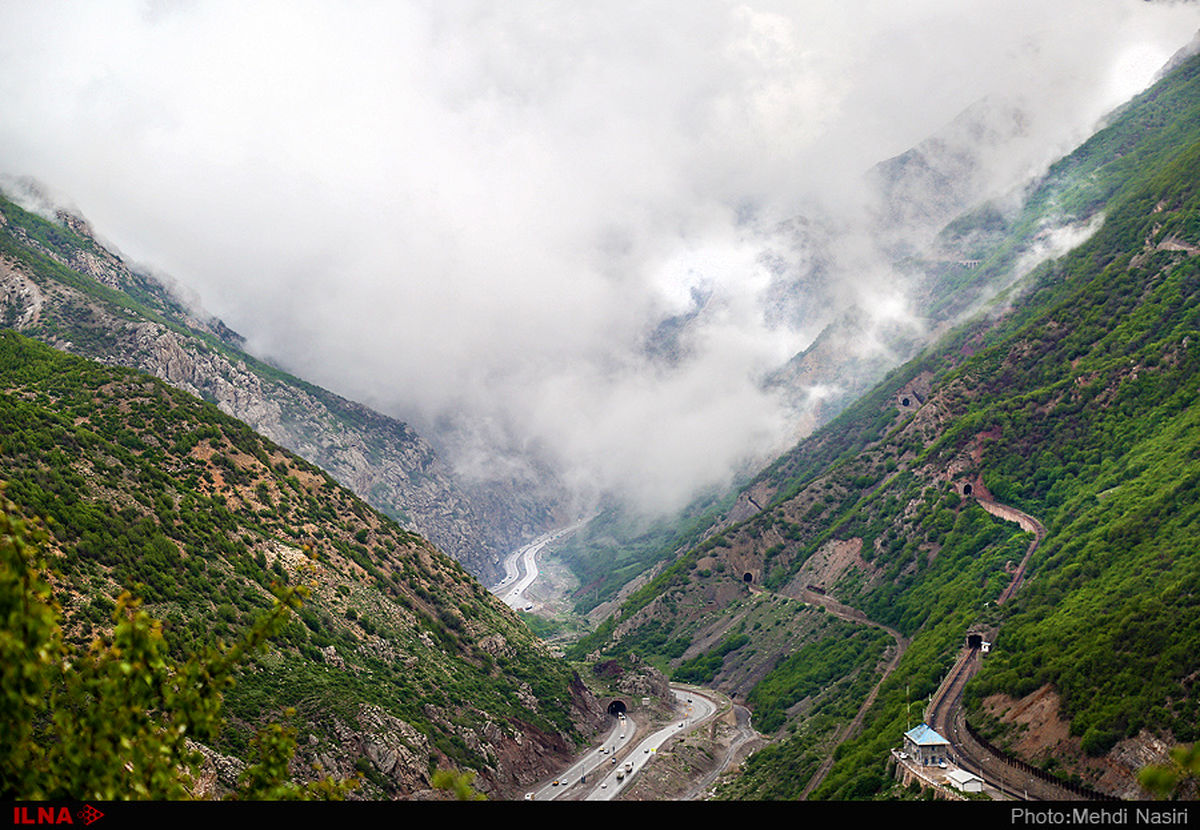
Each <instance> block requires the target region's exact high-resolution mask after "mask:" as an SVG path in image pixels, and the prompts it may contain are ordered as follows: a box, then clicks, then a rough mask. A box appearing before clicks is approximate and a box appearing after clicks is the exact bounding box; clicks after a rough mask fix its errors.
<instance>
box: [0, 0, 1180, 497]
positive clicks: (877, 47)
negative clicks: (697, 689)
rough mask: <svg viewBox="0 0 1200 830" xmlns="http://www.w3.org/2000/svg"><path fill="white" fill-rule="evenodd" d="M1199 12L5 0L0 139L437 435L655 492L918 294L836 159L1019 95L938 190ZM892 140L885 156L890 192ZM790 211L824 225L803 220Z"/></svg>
mask: <svg viewBox="0 0 1200 830" xmlns="http://www.w3.org/2000/svg"><path fill="white" fill-rule="evenodd" d="M1197 18H1198V14H1197V10H1196V8H1195V7H1194V6H1191V5H1188V4H1145V3H1132V2H1126V0H1103V1H1102V2H1096V0H1087V1H1086V2H1085V1H1084V0H1067V2H1063V3H1056V4H1054V5H1053V6H1051V7H1047V6H1046V5H1045V4H1040V3H1033V2H1018V3H1013V2H999V0H989V1H988V2H982V3H975V4H971V5H970V7H969V8H968V7H962V5H961V4H956V3H951V2H948V1H947V0H930V1H929V2H923V3H920V4H916V5H913V4H908V5H906V6H904V7H892V6H889V5H887V4H881V3H866V2H864V3H853V4H844V5H842V6H839V7H838V8H837V9H836V10H830V9H829V8H828V7H826V6H825V5H823V4H822V5H816V4H791V5H788V6H776V5H774V4H765V5H758V6H750V5H746V4H740V3H721V2H718V3H713V4H707V5H705V6H704V7H703V8H702V9H700V10H697V9H696V8H695V6H694V4H682V3H679V4H673V3H664V4H660V5H658V6H656V7H654V8H653V9H646V8H629V7H626V6H624V5H622V4H613V5H609V6H606V5H599V6H589V7H587V8H583V9H580V8H571V9H567V8H565V7H564V8H557V7H545V8H539V9H537V10H536V11H534V10H532V9H528V8H525V7H522V6H516V7H511V8H507V7H501V8H496V7H489V6H486V5H479V4H472V3H452V4H445V5H439V6H437V7H412V6H404V7H387V6H373V7H361V8H354V9H346V8H336V9H334V8H332V7H322V6H302V7H297V6H295V5H294V4H284V3H274V4H273V3H266V4H255V5H254V6H253V7H244V6H242V5H239V4H233V3H225V2H199V3H157V4H152V5H147V4H144V3H137V2H133V0H130V2H127V3H115V4H106V5H105V7H104V8H103V9H100V8H89V7H86V6H84V7H81V8H73V9H71V10H70V12H69V13H68V12H66V11H64V10H63V9H62V8H60V7H55V6H52V5H51V6H47V5H45V4H36V3H23V2H16V3H7V4H5V7H4V9H3V11H0V32H3V34H0V104H2V105H3V107H4V111H5V112H6V113H7V114H8V116H7V117H6V118H5V120H4V123H3V124H2V125H0V158H3V163H2V165H0V166H3V168H4V169H6V170H7V171H9V172H11V173H13V174H29V175H33V176H36V177H37V178H39V179H41V180H43V181H46V182H47V183H49V184H50V186H52V187H53V188H55V189H56V190H59V191H61V192H64V193H68V194H70V196H71V198H72V199H74V200H76V201H77V203H78V205H79V206H80V211H81V212H82V213H83V214H84V215H86V216H88V217H89V219H90V220H91V221H92V222H93V223H94V225H95V227H96V228H97V229H101V232H102V233H104V234H105V235H106V236H109V237H110V238H111V239H112V240H113V242H114V244H115V245H116V246H118V247H119V248H120V250H122V251H123V252H125V253H127V254H128V255H129V256H131V257H134V258H135V259H136V260H137V261H140V262H148V263H153V264H154V266H155V267H156V268H160V269H162V270H163V271H164V272H167V273H170V274H172V275H174V276H175V277H176V278H177V279H178V280H179V281H180V282H181V283H182V284H184V285H187V286H189V287H191V288H192V289H193V290H195V291H196V292H197V293H198V294H199V296H200V297H202V298H203V304H204V306H205V307H207V308H209V309H210V310H211V311H212V312H213V313H214V314H215V315H216V316H218V317H219V318H220V319H222V320H224V321H226V322H227V323H228V324H229V326H231V327H232V328H233V329H235V330H237V331H239V332H241V333H242V334H243V335H244V336H245V337H246V342H247V344H248V346H249V349H250V351H252V352H253V353H256V354H259V355H262V356H266V357H269V358H271V359H273V360H274V361H275V362H277V363H279V364H280V365H282V366H284V367H286V368H287V369H288V370H289V371H292V372H294V373H296V374H298V375H301V376H303V377H306V378H309V379H311V380H313V381H314V382H316V383H319V384H321V385H322V386H325V387H328V388H330V389H333V390H334V391H336V392H338V393H339V394H342V395H345V396H346V397H349V398H352V399H355V400H361V401H363V402H365V403H367V404H369V405H371V406H373V407H375V408H377V409H379V410H381V411H384V412H387V413H389V414H391V415H394V416H396V417H398V418H400V419H402V420H404V421H407V422H412V423H413V424H414V425H415V427H416V428H417V429H418V430H419V431H421V432H422V433H423V434H426V435H428V436H429V438H430V440H432V441H433V442H435V443H436V444H438V445H439V447H440V448H441V449H442V450H444V451H445V452H446V453H447V456H448V457H449V458H450V460H451V461H452V462H453V463H455V464H456V466H458V467H459V468H460V469H462V470H464V471H470V472H473V473H477V474H479V475H484V476H486V475H487V474H488V471H489V470H491V469H495V468H500V469H504V470H505V471H506V473H505V474H506V475H508V476H518V475H523V476H527V477H531V478H539V477H541V471H542V470H551V471H553V472H554V474H556V475H557V476H558V477H559V479H560V480H562V481H563V482H565V483H566V485H567V486H568V487H570V488H572V489H575V490H579V491H582V492H585V493H587V494H590V495H596V494H602V493H617V494H620V495H622V496H624V497H625V498H626V499H627V500H629V501H631V502H634V503H636V504H638V505H640V506H642V507H646V508H650V509H666V508H670V507H672V506H678V505H679V504H681V503H683V502H684V501H686V500H687V499H688V498H689V497H690V496H691V495H693V494H694V493H695V492H697V491H699V490H701V489H703V488H705V487H711V486H714V485H719V484H722V483H725V482H728V481H729V480H730V477H731V476H732V474H733V472H734V471H736V470H738V469H739V468H747V467H751V466H753V464H754V463H756V462H757V461H758V460H760V459H762V458H765V457H767V456H769V455H770V454H771V453H772V452H773V451H775V450H776V449H778V448H779V447H781V446H783V445H785V444H787V443H788V442H789V441H790V440H791V438H792V437H793V434H794V430H795V413H793V412H792V411H791V410H790V408H789V405H788V404H787V402H785V401H782V400H781V399H780V398H779V396H778V395H776V394H774V393H773V392H771V391H770V389H769V387H768V386H767V385H765V384H764V380H765V379H767V378H769V377H770V376H771V375H772V373H773V372H775V371H777V370H778V369H779V367H781V366H783V365H784V364H786V363H787V361H788V360H789V359H790V358H791V357H792V356H793V355H795V354H797V353H798V352H800V351H802V350H803V349H805V348H806V347H808V346H809V345H810V344H811V343H812V342H813V340H814V338H816V337H817V335H818V334H819V333H820V331H821V330H822V329H823V327H824V326H825V325H827V324H828V323H829V321H831V320H834V319H838V318H839V317H840V316H841V315H843V314H845V313H847V312H850V311H852V310H853V309H854V308H856V307H866V308H868V309H869V310H870V311H871V315H872V316H873V317H875V318H880V319H881V320H882V321H884V324H885V325H888V326H894V325H907V321H908V320H909V318H912V320H914V321H915V322H916V323H918V324H919V317H920V315H919V314H917V313H916V312H915V311H914V310H913V309H912V308H911V307H910V306H911V302H910V300H911V298H910V297H909V296H908V295H907V294H906V279H905V278H903V276H902V275H897V273H896V272H895V271H894V270H893V269H892V267H891V265H892V263H891V262H890V260H889V258H888V256H887V255H886V253H887V251H888V250H890V251H892V252H894V251H896V250H899V249H900V248H899V247H896V246H901V245H902V244H907V238H906V237H905V238H898V239H893V240H892V241H893V242H895V245H894V246H891V247H888V248H887V250H885V251H884V252H883V253H884V255H880V252H879V251H876V250H875V247H876V244H877V243H878V242H880V241H885V242H886V241H887V240H880V239H874V238H873V236H874V235H875V233H874V232H875V230H876V226H875V225H872V224H871V223H870V222H869V221H867V218H864V215H863V206H864V204H869V203H870V199H869V195H868V194H867V193H866V192H865V191H864V185H863V184H862V181H863V180H862V175H863V172H864V171H866V170H869V169H870V168H871V167H872V166H873V165H876V164H878V163H880V162H881V161H882V160H885V159H895V158H896V157H898V156H899V157H901V158H902V157H903V156H901V154H904V153H906V151H908V150H909V149H910V148H915V151H917V152H920V153H923V154H924V155H923V164H924V167H925V169H926V170H927V171H928V172H929V173H931V174H936V175H934V178H933V179H930V180H929V183H930V184H935V183H936V181H937V180H938V177H939V176H940V177H943V178H942V181H943V184H945V183H950V182H952V183H953V184H955V185H956V187H959V186H961V185H962V184H963V182H964V177H962V176H959V175H958V174H957V173H956V172H955V170H957V169H959V168H957V167H955V164H957V163H959V162H964V159H963V158H962V157H961V156H960V155H959V154H960V153H961V149H956V148H955V147H954V146H951V145H952V144H953V142H951V143H949V144H947V146H946V147H945V148H943V149H944V151H945V152H944V155H942V156H940V157H935V155H933V154H931V146H930V145H922V144H921V142H922V141H924V140H925V139H926V138H927V137H929V136H931V135H936V134H937V133H938V131H939V129H941V128H942V126H943V125H946V124H950V123H952V122H954V119H955V116H956V115H958V114H959V113H962V112H964V110H968V108H972V106H973V105H975V102H980V101H995V102H999V101H1017V102H1019V105H1018V106H1019V112H1020V116H1019V121H1014V120H1009V121H1005V120H1004V117H1005V116H1004V112H1005V110H1004V109H1003V108H997V109H995V110H994V112H992V113H991V114H992V115H994V116H995V117H996V119H997V120H988V119H987V118H984V119H982V120H980V121H979V122H978V124H979V125H980V129H981V130H982V132H979V133H978V135H975V134H973V133H971V132H970V131H969V130H968V131H967V132H966V133H965V134H964V135H963V137H962V139H963V140H964V141H967V142H972V141H977V140H978V139H979V138H981V137H982V138H985V139H987V138H994V139H995V142H994V144H991V145H986V146H985V145H978V146H976V148H975V152H977V153H978V155H979V159H978V160H977V161H974V160H972V161H971V163H972V164H973V165H975V166H974V167H972V168H971V171H970V175H968V176H966V177H965V180H966V181H967V182H968V183H969V184H970V187H967V188H963V189H962V190H961V192H960V191H959V190H957V189H956V190H955V191H954V196H955V198H959V199H963V200H970V199H971V198H973V197H975V196H977V195H990V192H991V189H993V188H995V187H998V186H1000V185H1001V184H1002V183H1003V182H1005V181H1006V180H1007V179H1008V178H1010V177H1011V176H1013V175H1014V171H1016V173H1020V172H1021V171H1026V170H1036V168H1037V166H1038V165H1044V164H1046V163H1048V161H1049V160H1050V159H1051V158H1053V157H1054V156H1055V155H1056V154H1058V153H1061V152H1063V151H1065V150H1068V149H1070V147H1071V146H1073V144H1075V143H1078V142H1079V141H1080V140H1082V138H1084V137H1085V136H1086V135H1087V133H1088V131H1089V130H1090V129H1091V128H1092V127H1093V126H1094V125H1095V124H1096V122H1097V121H1098V119H1099V118H1100V117H1101V116H1102V115H1103V114H1104V113H1105V112H1106V111H1108V110H1109V109H1111V107H1113V106H1115V105H1116V104H1118V103H1120V101H1121V100H1123V99H1124V98H1126V97H1128V95H1129V94H1131V93H1132V92H1133V91H1135V90H1136V89H1137V88H1138V84H1139V83H1140V84H1144V83H1145V82H1147V81H1148V80H1149V79H1150V77H1151V75H1152V73H1153V71H1154V70H1155V69H1156V68H1157V66H1158V65H1161V63H1162V62H1163V61H1164V60H1166V58H1167V57H1169V56H1170V55H1171V53H1172V52H1174V51H1175V50H1176V49H1178V48H1179V47H1180V46H1181V45H1182V44H1183V42H1184V41H1185V40H1186V33H1188V32H1191V31H1194V30H1195V29H1196V25H1197ZM1156 61H1157V63H1155V62H1156ZM976 106H977V105H976ZM1014 117H1015V116H1014ZM922 147H924V149H922ZM985 150H986V152H985ZM950 162H954V163H953V164H952V163H950ZM964 163H965V162H964ZM939 164H940V165H941V166H940V167H939ZM916 169H917V168H916V167H914V168H912V170H913V171H914V172H913V173H905V174H904V175H902V176H900V177H899V178H898V179H896V181H895V186H894V188H893V195H894V197H895V199H896V201H895V202H894V204H893V206H894V208H895V209H894V210H890V211H889V215H894V216H895V217H897V218H905V221H906V222H907V221H909V220H910V219H913V218H918V219H919V218H920V217H919V216H915V217H914V216H910V217H905V212H906V211H911V210H914V209H915V207H916V206H915V202H914V201H913V200H912V199H910V198H908V196H907V195H906V194H907V193H908V192H909V190H908V189H910V188H912V187H914V186H916V185H917V184H918V183H919V182H917V177H916V176H915V171H916ZM945 177H949V178H945ZM976 185H978V189H979V193H976V192H975V188H976ZM813 205H816V206H817V207H816V208H813V207H811V206H813ZM945 207H946V206H945V205H938V204H936V203H928V204H926V205H925V206H924V207H922V208H921V209H922V210H925V211H932V213H930V214H929V215H930V216H933V215H935V214H936V213H937V212H938V211H939V210H942V209H945ZM814 213H817V214H819V215H814ZM797 216H804V217H807V218H808V219H810V220H811V221H812V222H813V223H814V224H815V225H823V226H824V227H825V228H826V229H827V230H828V233H823V234H822V235H821V239H819V240H818V241H817V243H816V244H817V245H818V246H819V247H818V248H817V249H814V248H813V247H812V246H811V245H809V243H808V242H807V241H806V240H805V238H803V236H802V235H801V236H797V235H795V234H794V233H793V231H794V230H795V228H796V227H797V225H796V223H795V222H793V221H792V220H793V219H794V218H795V217H797ZM868 218H869V217H868ZM696 297H703V298H704V300H703V302H702V303H701V302H696V301H695V298H696ZM881 298H883V299H882V300H881ZM696 447H703V448H704V452H703V453H697V452H696Z"/></svg>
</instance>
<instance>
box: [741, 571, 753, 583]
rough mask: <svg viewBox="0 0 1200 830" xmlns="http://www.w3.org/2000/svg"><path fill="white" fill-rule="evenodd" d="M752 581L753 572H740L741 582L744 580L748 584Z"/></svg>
mask: <svg viewBox="0 0 1200 830" xmlns="http://www.w3.org/2000/svg"><path fill="white" fill-rule="evenodd" d="M753 581H754V574H752V573H750V572H749V571H746V573H744V574H742V582H745V583H746V584H747V585H749V584H750V583H751V582H753Z"/></svg>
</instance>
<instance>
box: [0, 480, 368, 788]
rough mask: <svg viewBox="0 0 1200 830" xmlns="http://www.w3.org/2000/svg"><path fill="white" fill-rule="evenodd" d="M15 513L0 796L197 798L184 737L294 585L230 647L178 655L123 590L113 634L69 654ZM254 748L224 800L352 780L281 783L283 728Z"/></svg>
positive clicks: (40, 567) (1, 601) (213, 708)
mask: <svg viewBox="0 0 1200 830" xmlns="http://www.w3.org/2000/svg"><path fill="white" fill-rule="evenodd" d="M14 514H15V508H14V507H13V505H12V504H10V503H5V504H3V505H2V506H0V798H4V799H35V800H44V799H65V798H71V799H94V800H105V801H108V800H117V799H158V800H178V799H187V798H192V797H195V795H196V791H195V780H194V777H193V776H194V775H195V774H196V772H197V771H198V769H199V766H200V764H201V762H202V761H203V757H202V755H201V754H200V753H199V752H198V751H197V750H196V749H195V748H194V744H193V745H189V741H201V742H203V741H211V740H212V739H213V738H214V737H215V735H216V733H217V731H218V730H219V729H220V726H221V723H222V716H221V701H222V692H223V690H225V689H226V688H228V687H229V686H230V685H231V684H232V682H233V674H234V671H235V669H236V668H237V667H238V666H239V665H240V664H241V663H242V661H243V660H244V659H245V658H246V657H247V656H248V655H249V654H250V653H252V652H253V651H255V650H258V649H261V648H263V647H264V646H265V644H266V642H267V640H268V638H270V637H271V636H272V635H273V634H274V633H276V632H278V630H279V629H280V628H281V626H282V625H283V624H284V623H285V622H286V621H287V618H288V615H289V611H290V609H291V608H295V607H298V606H299V604H300V601H301V594H300V592H299V590H298V589H289V590H287V591H284V592H281V593H280V594H279V596H278V600H277V602H276V603H275V605H274V607H273V608H272V610H271V611H270V612H269V613H268V614H266V615H265V616H263V617H262V618H261V619H260V620H259V621H258V622H257V623H255V624H254V625H253V626H252V627H251V628H250V629H249V630H248V631H246V633H245V634H244V635H243V636H242V637H241V639H240V640H238V641H237V642H235V643H233V644H232V645H222V646H219V647H211V648H209V649H207V650H206V651H204V652H203V653H200V654H197V655H193V656H192V657H190V658H188V659H186V660H183V661H176V660H173V659H171V658H170V657H169V656H168V655H169V651H168V649H167V645H166V643H165V641H164V640H163V636H162V624H161V623H160V622H159V621H158V620H156V619H153V618H152V617H150V615H149V614H147V613H146V612H145V611H142V610H141V609H140V608H139V601H138V600H137V599H135V598H133V597H132V596H131V595H130V594H129V593H128V592H126V593H124V594H122V595H121V597H120V598H119V599H118V601H117V603H116V610H115V611H114V612H113V622H114V627H113V631H112V633H111V635H109V636H107V637H105V638H97V639H96V640H95V641H94V642H93V643H92V644H91V646H90V647H89V648H88V649H87V650H86V651H85V652H78V651H75V650H72V649H70V648H69V647H68V646H67V645H66V644H65V643H64V639H63V636H62V630H61V627H60V609H59V606H58V605H57V604H56V603H55V601H54V598H53V591H52V588H51V584H50V582H49V581H48V580H49V579H51V578H52V577H48V576H47V573H48V571H47V568H46V564H45V561H44V559H43V558H42V556H41V553H40V550H39V546H40V545H41V544H43V543H44V542H45V533H44V532H43V531H41V530H39V529H37V528H35V527H31V526H30V525H29V524H28V523H27V522H25V521H23V520H21V519H20V518H17V517H16V516H15V515H14ZM257 748H258V757H257V759H256V761H255V763H253V764H252V765H251V766H250V767H249V768H247V770H246V772H245V773H244V775H243V776H242V780H241V782H240V785H239V789H238V791H237V792H236V793H234V794H233V797H236V798H242V799H297V798H340V797H342V796H344V795H345V793H346V792H347V791H348V790H349V789H350V788H352V786H353V785H354V783H355V782H334V781H332V780H329V779H326V780H324V781H320V782H316V783H313V784H308V785H303V786H302V785H298V784H295V783H293V782H291V781H289V780H288V762H289V760H290V758H291V756H292V752H293V750H294V748H295V740H294V736H293V735H292V733H291V732H289V731H288V730H286V729H284V728H282V727H279V726H272V727H269V728H267V729H266V730H264V731H263V732H262V733H260V736H259V740H258V747H257Z"/></svg>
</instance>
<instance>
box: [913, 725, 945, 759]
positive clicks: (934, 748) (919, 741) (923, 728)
mask: <svg viewBox="0 0 1200 830" xmlns="http://www.w3.org/2000/svg"><path fill="white" fill-rule="evenodd" d="M904 751H905V752H906V753H907V754H908V757H909V758H912V759H913V760H914V761H916V762H917V763H918V764H925V765H926V766H931V765H934V764H941V763H945V762H947V761H949V760H950V742H949V741H948V740H946V739H945V738H943V737H942V736H941V735H939V734H938V733H937V732H935V731H934V730H933V729H932V728H931V727H930V726H929V724H927V723H923V724H921V725H920V726H914V727H913V728H912V729H910V730H908V731H907V732H905V733H904Z"/></svg>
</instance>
